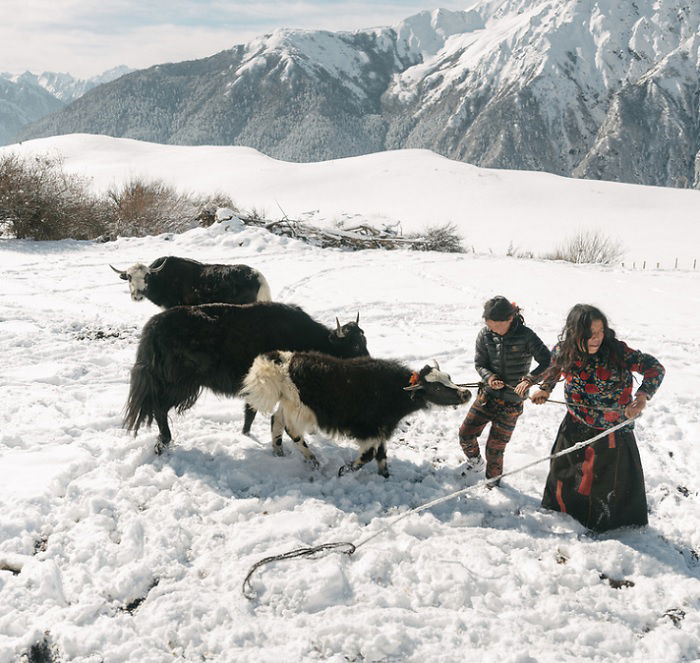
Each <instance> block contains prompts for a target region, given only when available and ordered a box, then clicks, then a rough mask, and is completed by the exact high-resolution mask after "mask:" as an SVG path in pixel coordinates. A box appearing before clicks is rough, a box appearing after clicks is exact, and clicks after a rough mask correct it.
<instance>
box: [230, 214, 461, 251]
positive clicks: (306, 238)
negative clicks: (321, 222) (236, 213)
mask: <svg viewBox="0 0 700 663" xmlns="http://www.w3.org/2000/svg"><path fill="white" fill-rule="evenodd" d="M240 219H241V221H243V223H245V224H246V225H255V226H260V227H262V228H265V229H266V230H269V231H270V232H271V233H275V234H276V235H284V236H286V237H293V238H294V239H298V240H301V241H303V242H307V243H309V244H313V245H314V246H319V247H321V248H326V247H332V248H344V249H349V250H351V251H360V250H362V249H387V250H392V249H399V248H408V249H412V250H414V251H442V252H445V253H464V247H463V246H462V238H461V237H460V236H459V235H458V234H457V232H456V229H455V226H454V225H453V224H447V225H445V226H439V227H435V228H429V229H428V230H426V231H425V233H423V234H420V233H417V234H412V235H406V236H403V235H401V234H400V233H399V232H398V231H397V230H396V229H395V228H388V229H383V230H379V229H377V228H374V227H372V226H370V225H367V224H360V225H357V226H353V227H352V228H319V227H317V226H312V225H310V224H308V223H302V222H301V221H295V220H291V219H288V218H286V217H285V218H283V219H280V220H279V221H266V220H265V219H261V218H259V217H258V216H257V215H253V216H250V217H246V216H242V217H240Z"/></svg>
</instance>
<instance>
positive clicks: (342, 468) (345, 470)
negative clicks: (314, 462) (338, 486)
mask: <svg viewBox="0 0 700 663" xmlns="http://www.w3.org/2000/svg"><path fill="white" fill-rule="evenodd" d="M355 469H356V468H355V467H353V466H352V465H341V466H340V469H339V470H338V476H339V477H342V476H343V474H347V473H348V472H354V471H355Z"/></svg>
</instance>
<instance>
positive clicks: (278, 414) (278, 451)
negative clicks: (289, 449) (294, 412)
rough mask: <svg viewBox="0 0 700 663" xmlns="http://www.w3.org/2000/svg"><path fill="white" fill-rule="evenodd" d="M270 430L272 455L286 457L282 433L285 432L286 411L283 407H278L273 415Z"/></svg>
mask: <svg viewBox="0 0 700 663" xmlns="http://www.w3.org/2000/svg"><path fill="white" fill-rule="evenodd" d="M270 429H271V432H272V453H273V454H275V456H284V448H283V447H282V431H284V411H283V410H282V407H281V406H280V407H278V408H277V410H275V413H274V414H273V415H272V421H270Z"/></svg>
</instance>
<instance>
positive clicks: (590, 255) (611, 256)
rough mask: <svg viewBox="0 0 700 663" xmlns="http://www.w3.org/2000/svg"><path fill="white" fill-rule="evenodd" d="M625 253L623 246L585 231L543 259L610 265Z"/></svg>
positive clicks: (598, 234) (593, 232)
mask: <svg viewBox="0 0 700 663" xmlns="http://www.w3.org/2000/svg"><path fill="white" fill-rule="evenodd" d="M623 253H624V248H623V247H622V245H621V244H620V243H619V242H617V241H614V240H612V239H610V238H609V237H606V236H605V235H603V234H601V233H600V232H598V231H595V230H583V231H580V232H579V233H577V234H576V235H574V236H573V237H570V238H569V239H567V240H565V241H564V242H563V243H562V244H560V245H559V246H558V247H557V248H556V249H555V250H554V251H553V252H552V253H547V254H545V255H543V256H542V257H543V258H545V259H546V260H565V261H566V262H574V263H577V264H583V263H595V264H601V265H610V264H612V263H614V262H617V261H618V260H619V259H620V258H621V257H622V254H623Z"/></svg>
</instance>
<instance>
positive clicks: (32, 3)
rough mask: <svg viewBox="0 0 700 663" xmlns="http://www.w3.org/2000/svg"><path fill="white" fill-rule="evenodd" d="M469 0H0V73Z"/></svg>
mask: <svg viewBox="0 0 700 663" xmlns="http://www.w3.org/2000/svg"><path fill="white" fill-rule="evenodd" d="M471 4H473V0H461V1H459V0H457V1H451V0H378V1H377V2H372V0H358V1H356V2H338V1H336V0H302V1H300V2H294V1H293V0H275V1H259V0H242V1H239V0H236V1H228V0H1V2H0V10H1V11H2V21H0V71H7V72H10V73H21V72H23V71H27V70H29V71H32V72H34V73H37V74H38V73H41V72H43V71H56V72H68V73H71V74H73V75H74V76H77V77H79V78H86V77H89V76H94V75H97V74H100V73H102V72H103V71H106V70H107V69H111V68H112V67H116V66H118V65H121V64H125V65H127V66H129V67H132V68H134V69H140V68H143V67H149V66H151V65H154V64H158V63H162V62H179V61H181V60H192V59H196V58H201V57H206V56H208V55H212V54H213V53H216V52H218V51H221V50H223V49H226V48H231V47H232V46H234V45H236V44H240V43H242V42H245V41H248V40H249V39H251V38H253V37H256V36H258V35H261V34H264V33H266V32H270V31H271V30H274V29H275V28H280V27H289V28H307V29H323V30H334V31H335V30H356V29H360V28H366V27H372V26H378V25H393V24H395V23H398V22H399V21H401V20H402V19H404V18H407V17H408V16H411V15H412V14H415V13H417V12H418V11H421V10H424V9H435V8H436V7H445V8H447V9H464V8H466V7H467V6H469V5H471Z"/></svg>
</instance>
